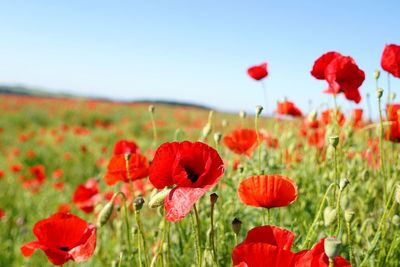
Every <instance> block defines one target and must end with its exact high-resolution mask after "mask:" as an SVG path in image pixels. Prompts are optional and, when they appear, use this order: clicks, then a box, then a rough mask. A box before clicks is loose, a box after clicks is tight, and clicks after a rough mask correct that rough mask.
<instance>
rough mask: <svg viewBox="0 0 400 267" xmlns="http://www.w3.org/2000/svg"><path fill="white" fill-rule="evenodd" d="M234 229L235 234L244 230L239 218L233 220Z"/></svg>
mask: <svg viewBox="0 0 400 267" xmlns="http://www.w3.org/2000/svg"><path fill="white" fill-rule="evenodd" d="M232 230H233V232H234V233H235V234H237V235H238V234H239V233H240V230H242V221H241V220H239V219H238V218H235V219H233V221H232Z"/></svg>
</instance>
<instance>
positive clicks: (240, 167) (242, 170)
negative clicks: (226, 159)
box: [237, 164, 244, 173]
mask: <svg viewBox="0 0 400 267" xmlns="http://www.w3.org/2000/svg"><path fill="white" fill-rule="evenodd" d="M237 170H238V172H239V173H243V172H244V166H243V165H242V164H239V166H238V168H237Z"/></svg>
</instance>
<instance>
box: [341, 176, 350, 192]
mask: <svg viewBox="0 0 400 267" xmlns="http://www.w3.org/2000/svg"><path fill="white" fill-rule="evenodd" d="M349 183H350V181H349V180H348V179H347V178H342V179H341V180H340V182H339V190H340V191H343V190H344V189H345V188H346V186H347V185H348V184H349Z"/></svg>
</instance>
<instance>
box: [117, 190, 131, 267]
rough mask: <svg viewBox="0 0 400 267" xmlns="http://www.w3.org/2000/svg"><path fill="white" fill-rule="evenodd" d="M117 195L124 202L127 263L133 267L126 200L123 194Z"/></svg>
mask: <svg viewBox="0 0 400 267" xmlns="http://www.w3.org/2000/svg"><path fill="white" fill-rule="evenodd" d="M117 194H119V195H120V196H121V197H122V201H123V202H124V211H125V212H124V215H125V216H124V218H125V226H126V239H127V241H128V248H129V253H128V261H129V265H130V266H133V265H132V260H131V253H132V251H133V247H132V241H131V234H130V231H131V227H130V224H129V216H128V208H127V206H126V202H127V200H126V196H125V194H124V193H122V192H118V193H117Z"/></svg>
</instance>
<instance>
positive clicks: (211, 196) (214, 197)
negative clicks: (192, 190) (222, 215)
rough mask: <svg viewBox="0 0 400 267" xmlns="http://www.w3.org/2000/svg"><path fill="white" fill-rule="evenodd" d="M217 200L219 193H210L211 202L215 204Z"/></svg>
mask: <svg viewBox="0 0 400 267" xmlns="http://www.w3.org/2000/svg"><path fill="white" fill-rule="evenodd" d="M217 200H218V195H217V193H212V194H211V195H210V202H211V204H212V205H214V204H215V203H216V202H217Z"/></svg>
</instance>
